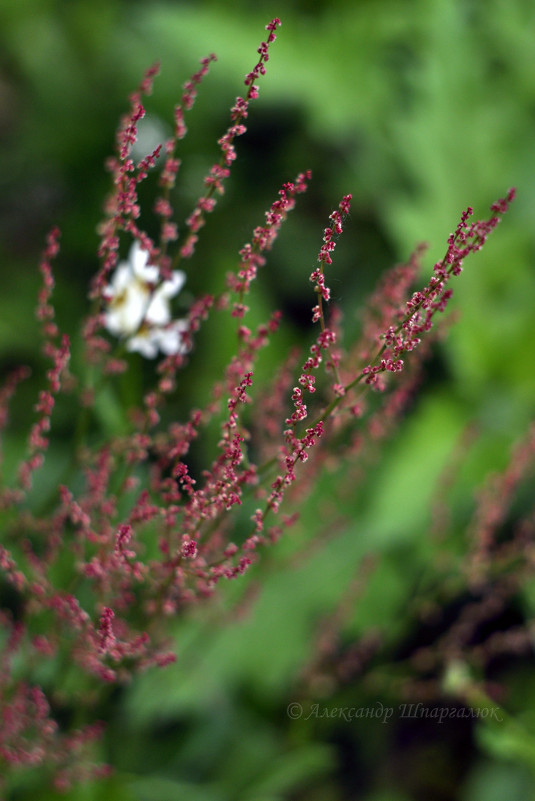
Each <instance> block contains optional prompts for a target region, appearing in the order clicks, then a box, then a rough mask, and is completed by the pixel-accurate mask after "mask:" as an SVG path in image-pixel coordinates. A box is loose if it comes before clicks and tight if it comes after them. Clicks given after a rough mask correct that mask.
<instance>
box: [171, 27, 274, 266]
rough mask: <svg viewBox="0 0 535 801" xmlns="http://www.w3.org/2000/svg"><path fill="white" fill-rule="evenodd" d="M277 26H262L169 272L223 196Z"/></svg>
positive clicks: (188, 249) (191, 247) (189, 252)
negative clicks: (255, 56) (263, 36)
mask: <svg viewBox="0 0 535 801" xmlns="http://www.w3.org/2000/svg"><path fill="white" fill-rule="evenodd" d="M280 24H281V21H280V19H278V17H276V18H275V19H273V20H272V21H271V22H270V23H269V24H268V25H266V30H267V31H269V34H268V37H267V41H265V42H261V44H260V47H259V48H258V53H259V55H260V59H259V60H258V63H257V64H256V66H255V67H254V69H253V70H252V72H249V73H248V74H247V75H246V76H245V81H244V83H245V86H247V87H248V89H247V93H246V95H245V97H244V98H243V97H238V98H236V102H235V104H234V106H233V107H232V109H231V113H230V116H231V125H230V127H229V128H228V129H227V132H226V133H225V134H224V135H223V136H222V137H221V139H220V140H219V142H218V144H219V146H220V148H221V150H222V156H221V159H220V160H219V162H218V163H217V164H214V166H213V167H212V168H211V170H210V173H209V174H208V176H207V177H206V178H205V181H204V183H205V185H206V191H205V193H204V195H202V196H201V197H200V198H199V200H198V201H197V204H196V206H195V208H194V210H193V212H192V213H191V215H190V216H189V217H188V219H187V220H186V225H187V227H188V230H189V233H188V236H187V237H186V240H185V242H184V244H183V245H182V247H181V248H180V249H179V251H178V252H177V254H176V256H175V259H174V261H173V269H174V268H176V267H177V265H178V263H179V262H180V259H188V258H191V256H192V255H193V253H194V251H195V245H196V243H197V240H198V236H197V234H198V231H199V230H200V229H201V228H202V227H203V225H204V224H205V219H206V214H209V213H210V212H211V211H213V209H214V207H215V204H216V200H215V198H214V197H213V196H214V195H215V194H216V193H218V194H223V193H224V191H225V190H224V185H223V184H224V181H225V180H226V179H227V178H228V176H229V174H230V166H231V164H232V162H233V161H234V160H235V158H236V151H235V148H234V140H235V139H236V137H238V136H242V134H244V133H245V131H246V130H247V129H246V127H245V125H243V120H245V119H246V118H247V116H248V108H249V103H250V102H251V100H254V99H256V98H257V97H258V87H257V86H256V81H257V80H258V78H259V77H260V75H265V72H266V68H265V64H266V62H267V61H268V60H269V46H270V44H271V43H272V42H274V41H275V39H276V38H277V37H276V35H275V31H276V30H277V28H278V27H279V26H280Z"/></svg>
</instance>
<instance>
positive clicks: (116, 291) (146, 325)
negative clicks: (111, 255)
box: [104, 240, 187, 359]
mask: <svg viewBox="0 0 535 801" xmlns="http://www.w3.org/2000/svg"><path fill="white" fill-rule="evenodd" d="M148 260H149V254H148V252H147V251H146V250H143V248H142V247H141V245H140V244H139V242H138V241H137V240H136V241H135V242H134V244H133V245H132V247H131V249H130V254H129V256H128V261H126V262H125V261H123V262H121V263H120V264H119V265H118V267H117V269H116V271H115V273H114V274H113V277H112V280H111V284H109V285H108V286H107V287H106V288H105V290H104V297H105V298H106V299H107V300H108V302H109V305H108V307H107V309H106V311H105V314H104V324H105V326H106V328H107V329H108V331H109V332H110V333H111V334H114V335H115V336H121V337H127V340H126V347H127V349H128V350H130V351H138V352H139V353H141V354H142V355H143V356H145V357H147V358H149V359H151V358H154V357H155V356H156V354H157V353H158V350H161V351H162V352H163V353H166V354H168V355H170V354H172V353H181V352H184V350H185V347H184V345H183V343H182V337H181V336H180V332H181V331H184V330H185V329H186V327H187V324H186V322H185V321H184V320H175V321H171V307H170V304H169V300H170V298H172V297H174V296H175V295H176V294H177V293H178V292H180V290H181V289H182V287H183V286H184V282H185V280H186V276H185V274H184V273H183V272H182V271H181V270H175V271H174V272H173V273H172V275H171V278H170V279H169V280H167V281H163V282H162V283H161V284H160V286H159V287H158V288H157V289H154V285H155V284H156V283H157V281H158V275H159V270H158V267H156V266H154V265H152V264H148V263H147V262H148Z"/></svg>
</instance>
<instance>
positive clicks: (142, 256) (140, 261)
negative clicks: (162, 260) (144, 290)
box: [128, 239, 160, 284]
mask: <svg viewBox="0 0 535 801" xmlns="http://www.w3.org/2000/svg"><path fill="white" fill-rule="evenodd" d="M128 260H129V262H130V264H131V266H132V271H133V273H134V275H135V276H136V278H139V280H140V281H145V282H146V283H149V284H154V283H156V281H157V280H158V275H159V273H160V271H159V269H158V267H155V266H154V265H153V264H147V262H148V260H149V254H148V251H146V250H143V248H142V247H141V245H140V244H139V242H138V241H137V239H136V241H135V242H134V244H133V245H132V247H131V248H130V253H129V256H128Z"/></svg>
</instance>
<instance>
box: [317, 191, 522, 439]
mask: <svg viewBox="0 0 535 801" xmlns="http://www.w3.org/2000/svg"><path fill="white" fill-rule="evenodd" d="M514 197H515V189H510V190H509V192H508V193H507V196H506V197H505V198H501V199H500V200H498V201H497V202H496V203H493V204H492V206H491V211H493V212H495V214H494V215H493V216H491V217H490V218H489V219H488V220H479V221H477V222H475V223H471V224H468V220H469V218H470V216H471V215H472V213H473V210H472V208H471V207H469V208H468V209H467V210H466V211H465V212H463V214H462V215H461V220H460V222H459V224H458V226H457V228H456V230H455V232H454V233H453V234H451V235H450V237H449V238H448V249H447V251H446V254H445V256H444V258H443V259H442V260H441V261H439V262H437V263H436V264H435V266H434V268H433V270H434V275H433V276H432V277H431V279H430V280H429V283H428V284H427V286H426V287H425V288H424V289H423V290H422V291H420V292H415V293H414V294H413V296H412V298H411V299H410V300H408V301H407V303H406V311H405V315H404V317H403V319H402V320H401V322H400V323H398V325H397V326H396V327H394V326H391V327H390V328H389V330H388V331H386V332H385V333H384V334H383V338H384V342H383V344H382V345H381V347H380V348H379V351H378V352H377V354H376V355H375V358H374V359H373V360H372V361H371V363H370V364H368V365H367V366H366V367H364V368H363V369H362V371H361V372H360V373H359V375H357V376H356V378H354V379H353V380H352V381H350V382H349V383H348V384H346V385H345V386H344V387H343V392H342V393H341V394H340V396H338V397H336V398H334V399H333V400H332V401H331V402H330V403H329V404H328V405H327V406H326V408H325V409H324V410H323V412H322V413H321V414H320V415H318V417H317V418H316V419H315V420H314V422H313V424H312V425H315V424H317V423H319V422H322V421H325V420H326V419H327V418H328V417H329V416H330V415H331V414H332V412H333V411H334V410H335V409H336V407H337V406H338V405H339V404H340V401H341V399H342V397H343V395H344V394H345V393H347V392H348V391H349V390H351V389H353V388H354V387H355V386H356V385H357V384H359V383H360V382H361V381H363V380H364V381H365V382H366V384H367V385H373V383H374V379H375V378H376V376H377V374H378V373H381V372H385V371H388V372H398V371H400V370H402V369H403V360H402V359H400V358H399V357H400V356H401V355H402V354H403V353H404V352H407V351H411V350H413V349H414V348H415V347H417V346H418V345H419V344H420V341H421V340H420V336H421V335H422V334H424V333H426V332H428V331H429V330H430V329H431V327H432V325H433V318H434V316H435V314H436V313H437V312H439V311H440V312H443V311H444V310H445V308H446V305H447V303H448V301H449V299H450V298H451V295H452V290H451V289H445V286H446V284H447V282H448V281H449V279H450V278H451V276H452V275H455V276H456V275H459V274H460V273H461V272H462V263H463V260H464V259H465V258H466V256H468V255H469V254H470V253H475V252H476V251H478V250H481V248H482V247H483V245H484V244H485V242H486V240H487V237H488V235H489V234H490V232H491V231H492V230H493V229H494V228H495V227H496V226H497V225H498V223H499V222H500V219H501V217H500V216H498V215H502V214H505V212H506V211H507V210H508V208H509V204H510V203H511V202H512V201H513V199H514ZM422 312H425V314H422ZM386 351H388V354H387V353H385V352H386ZM385 355H386V356H389V358H382V357H383V356H385ZM364 389H365V388H364V387H362V390H361V391H364Z"/></svg>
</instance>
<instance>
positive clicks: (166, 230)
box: [154, 53, 217, 277]
mask: <svg viewBox="0 0 535 801" xmlns="http://www.w3.org/2000/svg"><path fill="white" fill-rule="evenodd" d="M216 60H217V59H216V56H215V55H214V53H211V54H210V55H209V56H207V57H206V58H203V59H201V62H200V63H201V68H200V69H199V70H198V71H197V72H195V73H194V74H193V75H192V76H191V78H190V79H189V80H188V81H186V83H185V84H184V86H183V89H184V91H183V94H182V99H181V102H180V103H179V104H178V105H177V106H176V107H175V114H174V117H175V129H174V135H173V136H172V137H171V138H170V139H169V140H168V141H167V142H166V144H165V153H166V160H165V164H164V167H163V170H162V172H161V174H160V178H159V184H160V186H161V187H162V190H163V191H162V194H161V195H160V196H159V197H157V198H156V201H155V204H154V211H155V212H156V214H158V215H159V216H160V217H161V220H162V222H161V227H160V250H161V253H162V261H161V267H162V268H164V270H167V271H169V272H170V270H169V264H166V256H165V254H166V251H167V245H168V243H169V242H170V241H172V240H175V239H177V238H178V231H177V228H176V225H175V224H174V223H171V222H170V220H171V217H172V216H173V209H172V206H171V203H170V200H169V198H170V194H171V189H172V188H173V186H174V185H175V182H176V176H177V173H178V170H179V168H180V159H178V158H177V157H176V146H177V143H178V142H179V141H180V140H181V139H184V137H185V136H186V133H187V130H188V129H187V127H186V123H185V112H186V111H190V109H191V108H192V107H193V104H194V103H195V99H196V97H197V87H198V86H199V84H200V83H201V81H202V79H203V78H204V76H205V75H206V74H207V72H208V70H209V67H210V63H211V62H212V61H216ZM162 277H164V276H163V275H162ZM167 277H169V276H167Z"/></svg>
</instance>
